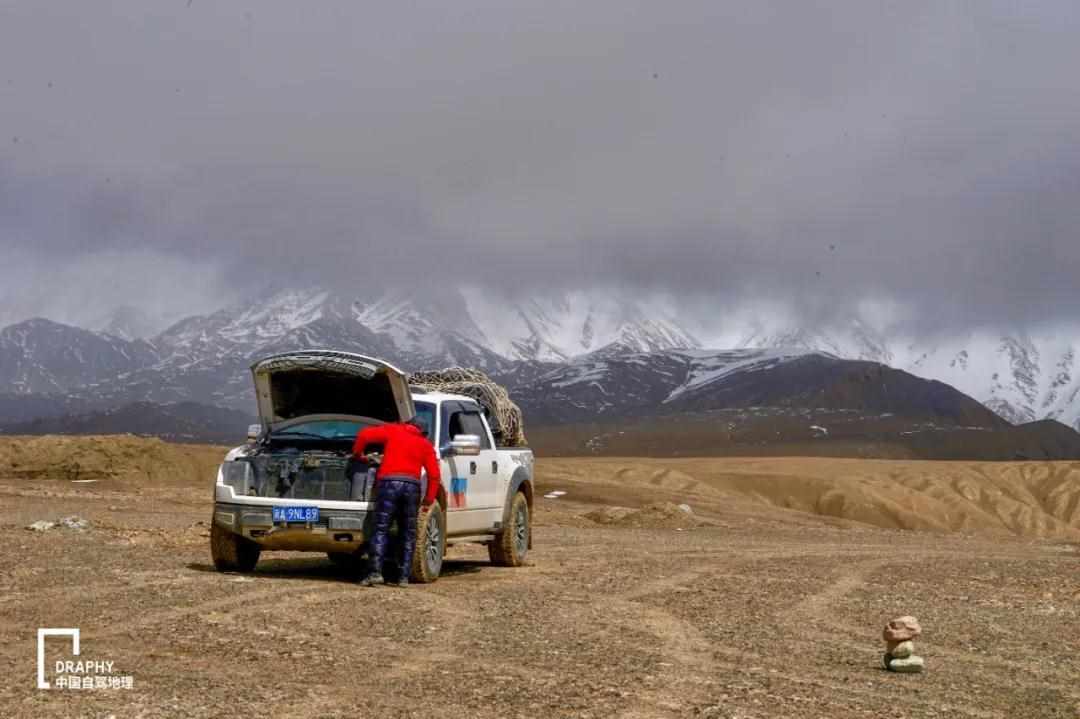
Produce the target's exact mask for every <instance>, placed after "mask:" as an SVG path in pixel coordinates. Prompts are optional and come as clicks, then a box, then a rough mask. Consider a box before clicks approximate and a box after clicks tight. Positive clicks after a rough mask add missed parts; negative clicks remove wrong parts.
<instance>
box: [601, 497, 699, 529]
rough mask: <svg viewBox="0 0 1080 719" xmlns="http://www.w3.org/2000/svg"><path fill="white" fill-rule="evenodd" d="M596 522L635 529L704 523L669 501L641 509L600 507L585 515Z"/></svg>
mask: <svg viewBox="0 0 1080 719" xmlns="http://www.w3.org/2000/svg"><path fill="white" fill-rule="evenodd" d="M585 517H586V518H587V519H591V520H592V521H594V522H596V523H597V524H608V525H613V526H619V527H633V528H637V529H684V528H687V527H698V526H701V525H702V524H705V522H704V520H701V519H699V518H698V517H696V516H694V514H693V513H692V512H687V511H686V510H685V509H682V507H680V506H679V505H677V504H673V503H671V502H654V503H652V504H647V505H645V506H644V507H642V508H641V509H629V508H627V507H602V508H600V509H596V510H593V511H592V512H589V513H588V514H586V515H585Z"/></svg>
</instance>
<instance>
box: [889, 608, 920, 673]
mask: <svg viewBox="0 0 1080 719" xmlns="http://www.w3.org/2000/svg"><path fill="white" fill-rule="evenodd" d="M920 634H922V627H920V626H919V620H918V619H916V618H915V617H897V618H896V619H894V620H892V621H891V622H889V623H888V624H886V625H885V631H884V632H882V634H881V636H882V638H883V639H884V640H885V654H884V656H882V658H881V663H882V665H883V666H884V667H885V668H886V669H888V670H889V671H890V672H906V673H911V674H915V673H918V672H921V671H922V670H923V664H924V662H923V658H922V657H919V656H916V655H915V642H914V641H913V640H914V639H915V637H917V636H919V635H920Z"/></svg>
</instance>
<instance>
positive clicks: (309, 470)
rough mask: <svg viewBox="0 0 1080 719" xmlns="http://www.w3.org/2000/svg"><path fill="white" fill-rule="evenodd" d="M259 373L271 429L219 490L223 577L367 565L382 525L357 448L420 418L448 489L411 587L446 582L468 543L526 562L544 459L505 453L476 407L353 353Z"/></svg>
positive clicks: (256, 436)
mask: <svg viewBox="0 0 1080 719" xmlns="http://www.w3.org/2000/svg"><path fill="white" fill-rule="evenodd" d="M251 372H252V377H253V379H254V382H255V394H256V399H257V404H258V410H259V419H260V425H258V426H257V429H258V431H257V432H253V433H252V434H251V435H250V436H249V442H248V444H246V445H244V446H241V447H237V448H235V449H233V450H231V451H230V452H229V453H228V454H227V455H226V457H225V461H224V462H222V464H221V467H220V468H219V470H218V474H217V481H216V484H215V488H214V514H213V522H212V525H211V530H210V547H211V554H212V555H213V559H214V565H215V566H216V567H217V568H218V569H219V570H221V571H251V570H252V569H254V567H255V564H256V563H257V562H258V559H259V555H260V554H261V552H263V551H268V550H288V551H310V552H326V553H327V554H328V555H329V556H330V557H331V559H334V560H336V561H343V560H349V559H353V558H359V557H360V556H361V555H362V554H363V553H364V552H365V549H366V546H365V545H366V541H367V538H368V537H369V536H370V533H371V531H372V528H373V523H374V509H375V502H374V492H373V477H374V466H372V465H368V464H367V463H366V461H365V460H363V459H359V458H352V457H351V450H352V445H353V441H354V440H355V438H356V434H357V432H359V431H360V430H361V429H363V428H364V427H367V426H372V425H376V424H381V423H383V422H399V421H403V420H406V419H408V418H410V417H412V416H413V415H418V416H419V417H421V418H422V419H424V420H425V421H426V423H427V426H428V437H429V439H431V440H432V443H433V444H434V446H435V448H436V453H437V455H438V458H439V463H440V470H441V473H442V487H441V489H440V491H439V495H438V499H437V500H436V502H435V504H434V505H432V507H431V508H429V509H426V510H421V513H420V517H419V521H418V529H417V538H416V539H417V541H416V552H415V555H414V559H413V566H412V568H411V578H412V579H413V580H414V581H418V582H431V581H434V580H435V579H437V578H438V576H439V572H440V570H441V568H442V560H443V555H444V552H445V550H446V547H447V545H452V544H454V543H457V542H477V543H482V544H486V545H487V546H488V551H489V554H490V556H491V560H492V562H493V563H495V564H499V565H503V566H519V565H521V564H522V563H523V562H524V560H525V555H526V554H527V552H528V550H529V548H530V547H531V546H532V532H531V516H532V505H533V455H532V452H531V450H529V449H528V448H527V447H505V446H499V445H498V444H497V443H496V438H497V436H498V435H497V434H496V433H495V432H493V431H492V427H491V425H490V424H489V420H488V416H487V412H486V408H485V407H483V406H482V405H481V404H480V403H479V402H477V401H476V399H474V398H472V397H470V396H467V395H465V394H450V393H446V392H429V391H424V390H423V389H420V388H415V387H412V388H411V387H410V386H409V382H408V377H407V375H405V373H403V372H402V371H401V370H399V369H397V368H396V367H394V366H393V365H391V364H389V363H387V362H384V361H382V360H378V359H374V358H371V357H365V356H363V355H357V354H351V353H346V352H332V351H324V350H309V351H302V352H290V353H285V354H279V355H274V356H272V357H267V358H266V359H263V360H260V361H258V362H256V363H255V364H254V365H252V367H251ZM515 409H516V408H515ZM253 429H256V428H253ZM518 434H519V435H520V433H518ZM422 481H426V478H424V479H423V480H422Z"/></svg>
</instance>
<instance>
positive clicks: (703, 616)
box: [0, 460, 1080, 719]
mask: <svg viewBox="0 0 1080 719" xmlns="http://www.w3.org/2000/svg"><path fill="white" fill-rule="evenodd" d="M567 461H568V460H562V462H563V467H564V468H565V463H566V462H567ZM717 461H718V462H720V461H723V460H717ZM541 472H543V468H542V467H541ZM551 481H552V480H550V479H544V478H543V475H542V479H541V489H546V488H550V487H553V486H554V485H553V484H551ZM545 483H547V487H545ZM577 489H581V485H580V480H579V485H577ZM608 492H610V488H607V487H605V490H604V493H608ZM665 492H667V490H664V491H663V492H658V493H659V494H663V495H664V496H663V499H667V500H671V499H677V497H676V496H675V495H674V494H671V493H667V494H665ZM578 494H584V492H578ZM597 494H602V493H600V492H598V493H597ZM538 496H539V493H538ZM574 496H575V495H574V493H571V495H568V496H567V497H564V498H562V499H559V500H544V499H538V502H539V505H538V507H537V513H536V525H537V526H536V528H535V549H534V551H533V552H532V554H531V555H530V557H531V563H530V564H529V566H526V567H522V568H518V569H503V568H495V567H492V566H490V565H489V564H488V562H487V560H486V552H485V551H484V550H483V548H482V547H479V546H462V547H456V548H453V549H452V550H451V554H450V561H449V562H448V564H447V566H446V570H445V574H444V576H443V577H442V578H441V579H440V580H439V581H438V582H437V583H435V584H433V585H427V586H414V587H410V588H409V589H406V590H400V589H396V588H393V589H392V588H389V587H381V588H374V589H364V588H362V587H359V586H357V585H356V584H355V583H354V581H353V577H351V576H350V575H349V574H348V572H347V571H343V570H339V569H338V568H336V567H334V566H333V565H331V564H330V562H329V561H327V560H326V559H325V558H323V557H321V556H317V555H301V554H291V555H290V554H267V555H264V559H263V560H262V561H261V562H260V564H259V567H258V568H257V570H256V572H255V573H254V574H251V575H247V576H241V575H228V574H219V573H217V572H215V571H214V570H213V568H212V566H211V565H210V558H209V549H208V541H209V540H208V527H207V526H206V520H207V519H208V517H209V514H210V501H209V488H208V487H206V486H198V487H192V486H190V484H189V483H172V484H170V483H169V482H168V481H164V480H162V481H160V482H158V481H155V482H150V483H146V482H143V483H140V482H139V481H137V480H136V479H133V478H127V479H102V480H100V481H98V482H93V483H82V484H80V483H73V482H71V481H70V480H69V479H64V478H50V477H35V478H29V479H28V478H26V477H18V478H15V477H8V478H4V477H3V476H0V547H2V549H0V634H2V636H3V637H4V642H3V643H2V644H0V666H3V667H4V668H5V672H4V681H3V682H2V683H0V707H3V709H2V710H0V714H2V715H4V716H8V717H51V716H57V717H60V716H64V717H67V716H74V717H108V716H110V715H114V716H115V717H117V718H118V719H119V718H120V717H162V716H164V717H171V716H183V717H219V716H224V715H231V716H252V715H259V716H264V717H292V716H307V717H375V716H378V717H412V716H418V717H419V716H424V717H430V716H432V715H433V714H437V715H438V716H443V717H538V716H542V717H548V718H551V717H597V718H599V717H605V718H606V717H725V718H729V719H734V718H735V717H742V718H749V717H1009V718H1013V717H1032V718H1035V717H1078V716H1080V653H1078V649H1080V639H1078V637H1080V551H1078V547H1077V545H1076V544H1074V543H1070V542H1066V541H1061V540H1057V541H1055V540H1049V539H1042V540H1034V539H1024V538H1008V537H999V536H994V537H989V536H965V535H961V534H937V533H929V532H914V531H900V530H893V529H879V528H873V527H868V526H864V525H859V524H855V523H850V522H849V523H840V524H838V523H837V521H835V519H828V518H818V517H814V516H811V515H808V514H803V513H796V512H791V511H787V510H783V509H778V508H774V507H768V506H764V505H762V506H758V507H753V508H746V507H743V506H741V505H740V506H738V507H734V506H733V507H732V508H729V509H727V510H724V509H722V508H716V507H710V508H708V509H703V510H700V511H699V512H697V513H696V516H697V518H698V519H699V520H700V521H699V522H695V523H693V524H700V526H692V524H691V523H689V522H688V523H687V526H686V527H677V526H674V527H673V526H671V524H672V522H670V521H665V526H664V528H651V527H648V526H644V527H642V526H613V525H603V524H598V523H595V522H593V521H590V520H588V519H586V518H584V516H583V515H584V514H586V513H587V512H590V511H592V510H595V509H596V508H597V505H596V504H595V503H586V502H584V501H582V502H578V501H574ZM652 497H653V494H651V493H650V492H649V489H648V487H644V486H642V487H638V486H628V487H626V489H625V493H624V494H623V495H620V496H616V497H612V498H611V501H610V503H611V504H622V505H627V506H640V505H641V503H642V502H643V501H645V500H647V499H651V498H652ZM579 499H581V498H580V497H579ZM70 514H78V515H80V516H82V517H85V518H87V519H88V520H89V521H90V528H89V529H87V530H85V531H79V530H75V529H68V528H63V527H57V528H54V529H51V530H48V531H45V532H32V531H28V530H26V529H25V526H26V525H28V524H30V523H31V522H34V521H36V520H41V519H44V520H51V521H55V520H57V519H59V518H61V517H64V516H67V515H70ZM669 519H670V518H669ZM676 524H677V523H676ZM900 614H914V615H915V616H917V617H918V618H919V619H920V621H921V623H922V625H923V628H924V632H925V633H924V635H923V636H922V637H921V638H920V639H919V641H918V642H917V651H918V653H919V654H921V655H922V656H924V657H925V658H926V662H927V672H926V673H925V674H922V675H899V674H892V673H887V672H885V671H883V670H881V669H880V666H879V658H880V650H881V641H880V632H881V628H882V626H883V625H884V624H885V622H886V621H888V620H889V619H890V618H892V617H894V616H897V615H900ZM38 627H79V628H80V630H81V632H82V636H81V638H82V653H81V655H80V657H78V658H79V659H86V660H109V661H113V662H114V663H115V665H114V666H115V669H114V673H118V674H125V675H131V676H132V677H133V687H132V688H131V689H130V690H127V689H102V690H94V691H88V690H64V691H61V690H52V691H41V690H37V689H35V688H34V687H35V671H36V667H35V655H36V629H37V628H38ZM63 646H64V643H63V641H62V640H59V639H56V640H53V639H51V640H50V644H49V647H50V649H49V653H48V657H47V658H48V659H49V666H50V668H51V665H52V662H53V660H54V659H55V658H57V657H60V656H61V655H62V654H63V653H64V652H63Z"/></svg>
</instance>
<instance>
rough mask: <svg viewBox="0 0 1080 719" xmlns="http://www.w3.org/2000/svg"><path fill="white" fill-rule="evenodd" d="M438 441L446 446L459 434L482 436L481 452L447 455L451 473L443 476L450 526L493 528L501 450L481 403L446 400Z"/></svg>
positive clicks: (497, 505)
mask: <svg viewBox="0 0 1080 719" xmlns="http://www.w3.org/2000/svg"><path fill="white" fill-rule="evenodd" d="M440 419H441V420H442V422H441V423H440V424H441V427H440V433H439V434H440V436H439V444H440V446H443V447H445V446H447V445H448V444H449V443H450V440H451V439H453V438H454V437H455V436H456V435H459V434H475V435H477V436H479V437H480V454H478V455H476V456H472V457H453V456H451V457H448V458H447V460H446V464H445V465H444V466H445V467H446V468H447V469H448V470H449V472H447V476H446V477H444V478H443V484H444V486H445V487H446V499H447V503H448V505H449V507H448V509H449V516H448V517H447V519H448V520H449V525H450V527H449V529H450V531H451V532H454V531H455V530H457V529H460V530H466V529H467V530H470V531H485V530H489V529H491V526H492V521H491V516H492V512H491V510H492V509H493V508H496V507H498V508H499V509H501V508H502V507H501V504H500V503H499V496H498V495H499V492H498V486H497V485H498V472H499V467H498V461H499V460H498V452H497V451H496V450H495V448H494V447H493V446H492V445H491V435H490V434H489V433H488V431H487V428H486V426H485V425H484V421H483V419H482V418H481V416H480V409H479V407H478V406H476V405H473V404H471V403H468V404H466V403H464V402H444V403H443V406H442V417H441V418H440Z"/></svg>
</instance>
